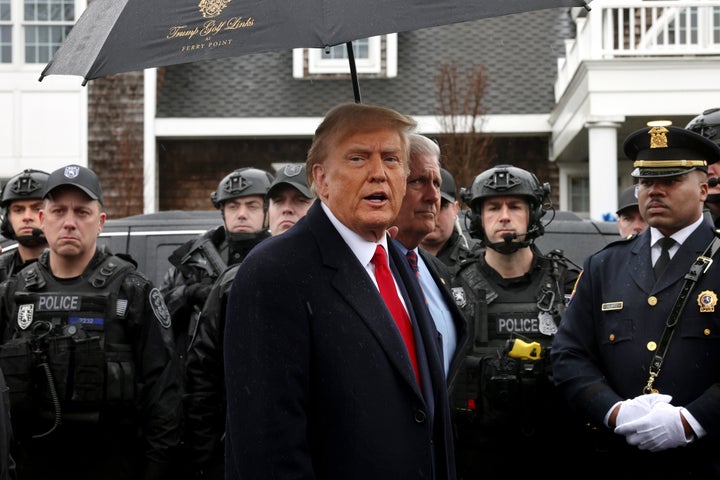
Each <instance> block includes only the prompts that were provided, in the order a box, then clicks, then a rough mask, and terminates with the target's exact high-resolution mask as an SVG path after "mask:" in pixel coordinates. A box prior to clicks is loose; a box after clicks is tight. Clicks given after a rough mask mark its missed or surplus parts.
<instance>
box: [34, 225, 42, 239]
mask: <svg viewBox="0 0 720 480" xmlns="http://www.w3.org/2000/svg"><path fill="white" fill-rule="evenodd" d="M32 236H33V238H34V239H35V240H40V239H42V237H43V231H42V229H40V228H33V229H32Z"/></svg>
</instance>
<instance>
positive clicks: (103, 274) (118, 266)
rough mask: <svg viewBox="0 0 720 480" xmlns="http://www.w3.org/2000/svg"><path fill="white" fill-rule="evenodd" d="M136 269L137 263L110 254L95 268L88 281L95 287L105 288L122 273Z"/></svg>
mask: <svg viewBox="0 0 720 480" xmlns="http://www.w3.org/2000/svg"><path fill="white" fill-rule="evenodd" d="M130 270H135V264H133V263H132V262H129V261H127V260H123V259H122V258H120V257H118V256H115V255H108V256H107V257H106V258H105V259H104V260H103V261H102V263H101V264H100V265H99V266H98V267H97V268H96V269H95V271H94V272H93V274H92V275H90V278H89V279H88V282H90V285H92V286H93V287H95V288H104V287H105V286H106V285H107V284H108V283H109V282H110V281H111V280H113V279H114V278H117V276H118V275H120V274H121V273H125V272H127V271H130Z"/></svg>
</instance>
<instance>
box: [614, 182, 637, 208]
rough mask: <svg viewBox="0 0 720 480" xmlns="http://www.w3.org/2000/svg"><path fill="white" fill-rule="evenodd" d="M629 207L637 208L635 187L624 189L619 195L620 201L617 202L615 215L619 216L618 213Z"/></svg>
mask: <svg viewBox="0 0 720 480" xmlns="http://www.w3.org/2000/svg"><path fill="white" fill-rule="evenodd" d="M630 207H636V208H637V207H638V199H637V185H633V186H632V187H629V188H626V189H625V190H623V191H622V192H621V193H620V199H619V200H618V209H617V211H616V212H615V213H616V214H617V215H620V212H622V211H623V210H625V209H626V208H630Z"/></svg>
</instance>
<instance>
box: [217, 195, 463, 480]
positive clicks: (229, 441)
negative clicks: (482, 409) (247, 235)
mask: <svg viewBox="0 0 720 480" xmlns="http://www.w3.org/2000/svg"><path fill="white" fill-rule="evenodd" d="M388 247H389V248H388V254H389V257H390V264H391V269H392V270H393V273H394V275H395V278H396V279H397V281H398V283H399V285H400V288H401V291H402V293H403V295H404V299H405V302H406V304H407V305H408V306H409V307H410V308H409V310H410V317H411V322H412V324H413V331H414V334H415V344H416V349H417V355H418V363H419V367H420V373H421V381H422V389H421V388H420V387H419V386H418V384H417V381H416V380H415V376H414V374H413V370H412V366H411V364H410V361H409V359H408V355H407V350H406V348H405V346H404V344H403V341H402V338H401V336H400V334H399V332H398V330H397V328H396V326H395V324H394V321H393V319H392V317H391V316H390V313H389V311H388V310H387V307H386V306H385V304H384V302H383V300H382V298H381V297H380V294H379V293H378V290H377V288H376V287H375V285H374V284H373V282H372V280H371V278H370V277H369V275H368V273H367V271H366V270H365V267H364V266H363V265H361V264H360V263H359V262H358V261H357V257H355V255H354V254H353V253H352V251H351V250H350V248H349V247H348V246H347V244H346V243H345V242H344V241H343V239H342V237H341V236H340V234H339V233H338V232H337V230H336V229H335V228H334V227H333V225H332V223H331V222H330V220H329V219H328V217H327V215H326V214H325V213H324V211H323V210H322V207H321V205H320V202H319V200H318V201H316V202H315V204H314V205H313V206H312V207H311V208H310V210H309V211H308V214H307V215H306V216H305V217H304V218H303V219H301V220H300V221H299V222H298V223H297V224H296V225H295V226H294V227H293V228H292V229H290V230H289V231H287V232H286V233H284V234H282V235H279V236H276V237H272V238H270V239H268V240H266V241H265V242H263V243H262V244H260V245H258V246H257V247H256V248H255V249H254V250H253V251H252V252H251V253H250V255H248V257H246V258H245V261H244V262H243V263H242V264H241V266H240V268H239V269H238V273H237V275H236V277H235V280H234V282H233V285H232V289H231V291H230V297H229V300H228V305H227V318H226V325H225V380H226V388H227V398H228V416H227V437H226V478H228V479H236V478H258V479H259V478H298V479H300V478H302V479H313V478H318V479H333V480H335V479H344V480H349V479H362V480H367V479H374V480H382V479H388V480H397V479H405V480H409V479H431V478H434V479H454V478H455V472H454V464H453V447H452V427H451V421H450V411H449V405H448V397H447V389H446V386H445V376H444V372H443V367H442V364H441V362H440V356H439V352H438V345H437V341H436V329H435V325H434V323H433V321H432V318H430V316H429V314H428V311H427V308H426V307H425V303H424V299H423V295H422V291H421V290H420V286H419V284H418V283H417V281H416V280H417V279H416V278H415V276H414V274H413V273H412V271H411V270H410V266H409V265H408V264H407V260H406V259H405V256H404V255H403V254H402V253H400V252H399V251H398V250H397V248H396V247H395V246H394V245H393V244H392V242H390V241H388Z"/></svg>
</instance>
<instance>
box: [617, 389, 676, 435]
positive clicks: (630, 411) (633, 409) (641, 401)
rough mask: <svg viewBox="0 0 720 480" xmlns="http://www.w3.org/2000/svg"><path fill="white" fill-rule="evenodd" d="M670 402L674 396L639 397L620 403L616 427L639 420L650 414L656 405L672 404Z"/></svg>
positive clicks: (651, 394) (652, 394)
mask: <svg viewBox="0 0 720 480" xmlns="http://www.w3.org/2000/svg"><path fill="white" fill-rule="evenodd" d="M670 400H672V396H670V395H662V394H659V393H650V394H648V395H638V396H637V397H635V398H631V399H630V400H625V401H623V402H621V403H620V410H618V414H617V417H615V426H616V427H619V426H620V425H623V424H625V423H628V422H631V421H633V420H637V419H638V418H640V417H642V416H644V415H646V414H648V413H650V409H651V408H652V407H653V405H655V404H656V403H658V402H660V403H670Z"/></svg>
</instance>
